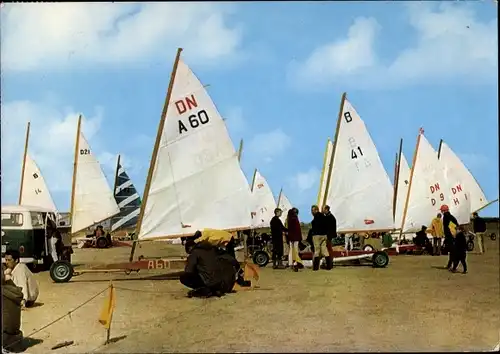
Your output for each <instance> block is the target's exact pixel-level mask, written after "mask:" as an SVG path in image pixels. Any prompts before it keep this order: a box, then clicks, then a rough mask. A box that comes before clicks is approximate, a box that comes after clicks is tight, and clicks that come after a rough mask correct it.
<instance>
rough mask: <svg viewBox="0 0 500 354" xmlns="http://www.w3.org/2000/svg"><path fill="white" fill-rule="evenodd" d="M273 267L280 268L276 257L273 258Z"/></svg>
mask: <svg viewBox="0 0 500 354" xmlns="http://www.w3.org/2000/svg"><path fill="white" fill-rule="evenodd" d="M273 269H278V261H277V260H276V259H275V260H273Z"/></svg>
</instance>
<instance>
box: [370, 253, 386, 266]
mask: <svg viewBox="0 0 500 354" xmlns="http://www.w3.org/2000/svg"><path fill="white" fill-rule="evenodd" d="M372 263H373V267H374V268H385V267H387V265H388V264H389V256H388V255H387V253H385V252H382V251H378V252H375V254H374V255H373V257H372Z"/></svg>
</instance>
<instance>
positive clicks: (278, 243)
mask: <svg viewBox="0 0 500 354" xmlns="http://www.w3.org/2000/svg"><path fill="white" fill-rule="evenodd" d="M282 213H283V211H282V210H281V209H280V208H276V209H274V216H273V218H272V219H271V222H270V226H271V238H272V243H273V269H284V268H285V267H284V266H283V233H284V232H286V231H287V229H286V228H285V226H284V225H283V222H282V221H281V219H280V217H281V214H282Z"/></svg>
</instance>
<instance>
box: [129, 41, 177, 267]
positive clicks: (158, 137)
mask: <svg viewBox="0 0 500 354" xmlns="http://www.w3.org/2000/svg"><path fill="white" fill-rule="evenodd" d="M181 52H182V48H178V49H177V54H176V56H175V60H174V65H173V68H172V74H171V75H170V82H169V84H168V89H167V95H166V97H165V102H164V104H163V111H162V112H161V118H160V124H159V125H158V132H157V133H156V141H155V145H154V148H153V156H151V162H150V164H149V171H148V177H147V179H146V185H145V186H144V193H143V194H142V198H143V199H142V203H141V211H140V212H139V217H138V219H137V227H136V231H135V238H136V240H134V242H133V244H132V250H131V251H130V258H129V261H130V262H132V260H133V259H134V252H135V247H136V245H137V237H139V233H140V232H141V227H142V219H143V217H144V211H145V210H146V205H147V203H148V195H149V190H150V188H151V180H152V179H153V171H154V168H155V165H156V159H157V158H158V150H159V149H160V140H161V135H162V133H163V129H164V127H165V120H166V118H167V110H168V105H169V102H170V98H171V96H172V88H173V87H174V82H175V75H176V73H177V67H178V65H179V59H180V58H181Z"/></svg>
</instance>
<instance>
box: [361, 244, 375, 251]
mask: <svg viewBox="0 0 500 354" xmlns="http://www.w3.org/2000/svg"><path fill="white" fill-rule="evenodd" d="M363 251H375V248H373V246H372V245H364V246H363Z"/></svg>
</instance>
